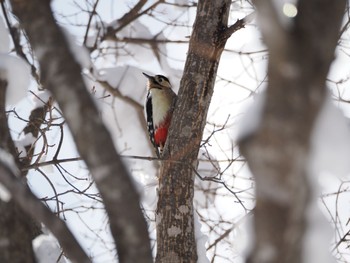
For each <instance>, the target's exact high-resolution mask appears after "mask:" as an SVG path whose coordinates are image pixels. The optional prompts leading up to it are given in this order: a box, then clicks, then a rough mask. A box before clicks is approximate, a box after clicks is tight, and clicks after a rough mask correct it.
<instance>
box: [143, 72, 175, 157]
mask: <svg viewBox="0 0 350 263" xmlns="http://www.w3.org/2000/svg"><path fill="white" fill-rule="evenodd" d="M142 74H143V75H145V76H146V78H147V79H148V80H147V91H148V92H147V97H146V105H145V106H146V107H145V109H146V119H147V128H148V133H149V137H150V140H151V142H152V144H153V146H154V148H155V151H156V154H157V157H158V158H160V156H161V153H162V151H163V147H164V145H165V142H166V138H167V136H168V129H169V126H170V122H171V117H172V114H173V111H174V107H175V103H176V99H177V95H176V94H175V92H174V91H173V90H172V88H171V84H170V81H169V79H168V78H167V77H164V76H162V75H155V76H150V75H148V74H146V73H142Z"/></svg>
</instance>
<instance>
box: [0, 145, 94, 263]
mask: <svg viewBox="0 0 350 263" xmlns="http://www.w3.org/2000/svg"><path fill="white" fill-rule="evenodd" d="M9 156H11V155H10V154H9V153H7V152H5V151H4V150H0V184H1V185H3V186H4V187H5V188H6V189H7V191H8V192H9V193H10V194H11V196H12V198H13V199H14V200H15V201H16V202H17V203H18V204H19V205H20V206H21V208H22V209H23V210H24V211H25V212H26V213H28V214H29V215H31V216H32V217H33V218H35V219H36V220H38V221H39V222H43V223H44V224H45V226H46V227H48V228H49V229H50V231H51V232H52V233H53V234H54V235H55V236H56V238H57V239H58V241H59V243H60V245H61V246H62V248H63V249H64V251H65V253H66V255H67V256H68V257H69V258H70V260H71V261H72V262H84V263H85V262H86V263H88V262H91V260H90V259H89V257H88V256H87V255H86V253H85V252H84V250H83V249H82V248H81V246H80V245H79V243H78V242H77V241H76V239H75V237H74V236H73V234H72V233H71V232H70V230H69V229H68V227H67V226H66V224H65V223H64V222H63V221H62V220H60V219H59V218H58V217H56V216H55V215H54V214H53V213H52V212H51V211H50V209H49V208H47V207H46V206H45V205H44V204H43V203H42V202H40V200H38V198H37V197H36V196H35V195H34V194H33V193H32V192H31V191H30V190H29V188H28V187H27V186H26V185H25V184H23V183H22V182H21V180H20V179H19V177H20V174H19V171H18V170H17V169H16V168H14V167H16V164H15V162H14V160H13V158H10V157H9ZM11 157H12V156H11Z"/></svg>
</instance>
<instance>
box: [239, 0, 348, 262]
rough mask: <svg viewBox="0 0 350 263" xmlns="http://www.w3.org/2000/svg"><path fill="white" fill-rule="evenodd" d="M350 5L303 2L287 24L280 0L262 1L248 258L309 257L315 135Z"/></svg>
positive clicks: (249, 147) (244, 143)
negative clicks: (261, 82)
mask: <svg viewBox="0 0 350 263" xmlns="http://www.w3.org/2000/svg"><path fill="white" fill-rule="evenodd" d="M345 2H346V1H344V0H340V1H333V0H321V1H319V0H300V1H299V3H298V6H297V7H298V15H297V16H296V18H295V19H294V20H293V21H291V25H290V26H289V27H287V26H285V25H284V24H283V23H281V21H280V20H279V16H278V14H277V12H276V9H275V6H274V4H273V1H270V0H265V1H255V4H256V6H257V10H258V18H259V19H260V27H261V31H262V34H263V38H264V41H265V43H266V45H267V47H268V49H269V52H270V57H269V64H268V79H269V83H268V88H267V90H266V94H265V95H266V96H265V102H264V107H263V111H262V113H261V114H262V116H261V120H260V125H259V127H258V129H257V130H256V131H255V132H254V133H252V134H249V136H247V137H245V138H243V139H242V140H241V142H240V150H241V153H242V154H243V155H244V156H245V157H246V159H247V161H248V164H249V167H250V169H251V171H252V173H253V174H254V175H255V179H256V207H255V210H254V213H255V219H254V229H255V239H254V240H255V242H254V247H253V249H252V251H251V253H250V255H249V257H248V259H247V262H249V263H263V262H269V263H274V262H276V263H277V262H279V263H281V262H288V263H292V262H293V263H296V262H302V253H303V250H302V244H303V242H302V241H303V237H304V232H305V229H306V227H307V225H306V215H305V211H306V208H307V205H308V202H309V198H310V190H311V186H310V185H309V181H308V178H307V172H308V171H307V160H308V154H309V142H310V135H311V132H312V128H313V124H314V122H315V119H316V117H317V115H318V113H319V110H320V108H321V106H322V104H323V102H324V99H325V95H326V89H325V81H326V77H327V73H328V70H329V67H330V64H331V62H332V60H333V57H334V50H335V47H336V44H337V39H338V32H339V29H340V25H341V21H342V15H343V12H344V8H345Z"/></svg>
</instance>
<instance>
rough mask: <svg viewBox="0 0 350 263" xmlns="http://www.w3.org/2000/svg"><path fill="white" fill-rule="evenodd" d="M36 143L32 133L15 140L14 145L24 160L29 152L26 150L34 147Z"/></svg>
mask: <svg viewBox="0 0 350 263" xmlns="http://www.w3.org/2000/svg"><path fill="white" fill-rule="evenodd" d="M35 141H36V138H35V137H34V136H33V134H32V133H27V134H25V135H23V136H21V137H20V138H19V139H18V140H14V141H13V142H14V144H15V146H16V148H17V152H18V153H19V157H21V158H24V157H26V156H27V151H26V150H25V147H26V146H30V145H32V144H33V143H34V142H35Z"/></svg>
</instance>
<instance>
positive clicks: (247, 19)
mask: <svg viewBox="0 0 350 263" xmlns="http://www.w3.org/2000/svg"><path fill="white" fill-rule="evenodd" d="M255 17H256V13H255V12H252V13H250V14H249V15H247V16H246V17H245V18H242V19H238V20H237V21H236V23H234V24H233V25H231V26H229V27H227V28H226V29H225V30H224V31H223V32H222V35H221V37H222V38H223V39H224V40H226V39H228V38H229V37H231V36H232V34H233V33H235V32H236V31H238V30H240V29H242V28H244V27H245V26H246V25H247V24H249V23H250V22H252V21H253V20H254V18H255Z"/></svg>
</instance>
